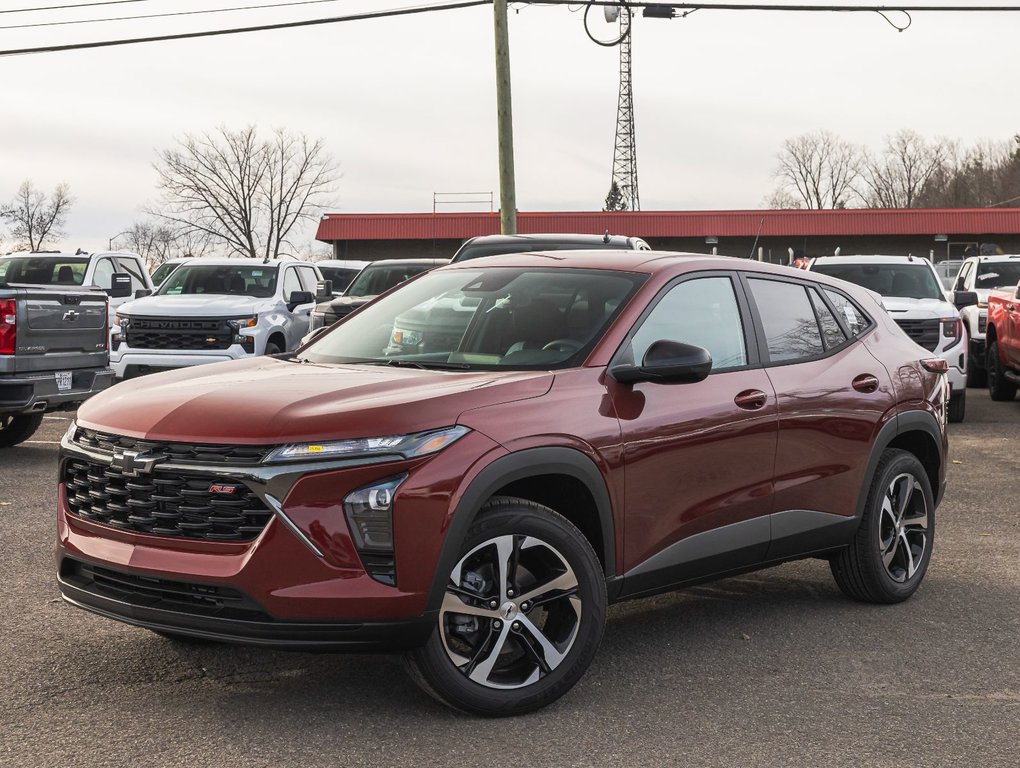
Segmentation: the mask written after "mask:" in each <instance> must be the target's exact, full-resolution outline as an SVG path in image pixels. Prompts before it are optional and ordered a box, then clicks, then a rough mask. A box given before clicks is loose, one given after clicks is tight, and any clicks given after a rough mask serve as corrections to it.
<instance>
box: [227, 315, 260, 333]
mask: <svg viewBox="0 0 1020 768" xmlns="http://www.w3.org/2000/svg"><path fill="white" fill-rule="evenodd" d="M258 324H259V319H258V316H256V317H241V318H238V319H236V320H227V325H229V326H230V327H231V328H233V329H234V330H235V331H239V330H241V329H242V328H254V327H255V326H256V325H258Z"/></svg>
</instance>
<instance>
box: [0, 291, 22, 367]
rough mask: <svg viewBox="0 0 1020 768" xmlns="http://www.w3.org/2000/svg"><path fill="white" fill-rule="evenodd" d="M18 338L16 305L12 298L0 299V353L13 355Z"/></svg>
mask: <svg viewBox="0 0 1020 768" xmlns="http://www.w3.org/2000/svg"><path fill="white" fill-rule="evenodd" d="M17 340H18V307H17V305H16V304H15V303H14V299H0V355H13V354H14V351H15V348H16V347H17Z"/></svg>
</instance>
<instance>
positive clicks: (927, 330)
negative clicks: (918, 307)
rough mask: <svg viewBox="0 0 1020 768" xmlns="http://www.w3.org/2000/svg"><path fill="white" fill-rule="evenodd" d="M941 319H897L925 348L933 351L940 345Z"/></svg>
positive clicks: (907, 332) (911, 336)
mask: <svg viewBox="0 0 1020 768" xmlns="http://www.w3.org/2000/svg"><path fill="white" fill-rule="evenodd" d="M940 322H941V321H939V320H937V319H936V320H897V321H896V324H897V325H898V326H899V327H900V328H902V329H903V332H904V333H906V334H907V336H909V337H910V338H912V339H913V340H914V341H915V342H917V343H918V344H920V345H921V346H922V347H924V348H925V349H927V350H929V351H931V352H933V351H935V350H936V349H937V348H938V346H939V324H940Z"/></svg>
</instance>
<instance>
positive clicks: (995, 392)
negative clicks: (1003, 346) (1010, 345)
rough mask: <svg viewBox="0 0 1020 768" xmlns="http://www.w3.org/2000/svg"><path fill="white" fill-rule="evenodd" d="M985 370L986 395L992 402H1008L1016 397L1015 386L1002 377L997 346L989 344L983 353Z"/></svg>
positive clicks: (992, 343) (994, 343) (995, 343)
mask: <svg viewBox="0 0 1020 768" xmlns="http://www.w3.org/2000/svg"><path fill="white" fill-rule="evenodd" d="M985 369H986V370H987V371H988V394H989V395H991V396H992V400H998V401H1000V402H1001V401H1008V400H1012V399H1013V398H1014V397H1016V384H1014V383H1013V382H1012V381H1008V380H1007V379H1006V377H1005V376H1003V373H1004V371H1003V369H1002V361H1001V360H1000V359H999V345H998V343H997V342H994V341H992V342H989V344H988V350H987V351H986V352H985Z"/></svg>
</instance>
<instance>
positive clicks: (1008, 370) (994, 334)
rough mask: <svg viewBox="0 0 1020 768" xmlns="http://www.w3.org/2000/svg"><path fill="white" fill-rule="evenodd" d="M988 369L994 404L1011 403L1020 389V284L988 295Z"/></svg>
mask: <svg viewBox="0 0 1020 768" xmlns="http://www.w3.org/2000/svg"><path fill="white" fill-rule="evenodd" d="M986 339H987V341H988V347H987V353H986V355H985V365H986V367H987V369H988V391H989V392H990V393H991V395H992V400H1012V399H1013V398H1014V397H1015V396H1016V390H1017V387H1018V386H1020V284H1018V285H1017V287H1016V288H1015V289H1014V290H1007V291H992V292H991V293H989V294H988V331H987V336H986Z"/></svg>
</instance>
